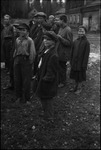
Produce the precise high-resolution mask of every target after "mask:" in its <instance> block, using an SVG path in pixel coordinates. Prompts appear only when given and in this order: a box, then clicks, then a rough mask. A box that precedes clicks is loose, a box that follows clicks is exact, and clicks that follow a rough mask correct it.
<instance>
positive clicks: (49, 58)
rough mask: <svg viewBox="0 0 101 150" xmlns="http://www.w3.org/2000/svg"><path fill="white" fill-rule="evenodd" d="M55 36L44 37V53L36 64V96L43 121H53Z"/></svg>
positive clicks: (55, 65)
mask: <svg viewBox="0 0 101 150" xmlns="http://www.w3.org/2000/svg"><path fill="white" fill-rule="evenodd" d="M56 42H57V36H56V34H55V33H54V32H53V31H47V32H46V33H45V35H44V45H45V51H44V52H43V53H42V55H41V57H40V61H39V64H38V72H37V79H38V84H37V88H36V95H37V96H38V97H39V98H40V100H41V103H42V107H43V110H44V117H45V118H44V119H46V120H50V121H52V120H53V115H54V110H53V97H55V96H56V95H57V88H58V56H57V51H56Z"/></svg>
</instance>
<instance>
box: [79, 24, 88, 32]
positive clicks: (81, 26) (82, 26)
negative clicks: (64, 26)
mask: <svg viewBox="0 0 101 150" xmlns="http://www.w3.org/2000/svg"><path fill="white" fill-rule="evenodd" d="M79 28H83V29H84V30H85V32H87V28H86V27H85V26H84V25H80V26H79ZM79 28H78V29H79Z"/></svg>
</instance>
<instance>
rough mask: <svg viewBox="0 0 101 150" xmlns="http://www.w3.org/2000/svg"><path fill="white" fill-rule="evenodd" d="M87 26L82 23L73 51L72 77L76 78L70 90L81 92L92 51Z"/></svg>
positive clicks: (71, 61) (76, 92)
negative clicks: (87, 36) (87, 35)
mask: <svg viewBox="0 0 101 150" xmlns="http://www.w3.org/2000/svg"><path fill="white" fill-rule="evenodd" d="M85 34H86V28H85V27H84V26H83V25H82V26H80V27H79V30H78V38H77V39H76V40H75V41H74V43H73V47H72V51H71V60H70V64H71V71H70V78H71V79H74V80H75V86H74V88H73V89H71V90H70V91H74V92H75V94H79V93H80V92H81V91H82V89H81V87H82V81H86V70H87V64H88V58H89V53H90V43H89V41H88V40H87V38H86V35H85Z"/></svg>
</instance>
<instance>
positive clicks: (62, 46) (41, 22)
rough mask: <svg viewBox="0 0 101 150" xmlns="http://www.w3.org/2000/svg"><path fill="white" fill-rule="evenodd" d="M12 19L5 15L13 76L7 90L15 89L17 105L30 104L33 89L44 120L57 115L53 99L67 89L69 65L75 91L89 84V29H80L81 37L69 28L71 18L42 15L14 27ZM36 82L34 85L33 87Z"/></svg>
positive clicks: (8, 61) (4, 35)
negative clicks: (87, 74) (87, 80)
mask: <svg viewBox="0 0 101 150" xmlns="http://www.w3.org/2000/svg"><path fill="white" fill-rule="evenodd" d="M10 19H11V18H10V16H9V15H5V16H4V24H3V25H2V31H1V41H2V42H1V43H2V44H1V46H2V51H3V55H4V61H5V70H6V71H7V74H9V76H10V85H7V86H6V87H3V89H4V90H6V89H9V90H14V91H15V94H16V101H15V103H26V104H30V94H31V90H32V92H33V93H34V94H36V96H37V97H39V99H40V101H41V104H42V107H43V110H44V118H45V119H48V120H52V119H53V116H54V109H53V100H54V97H55V96H56V95H57V91H58V88H62V87H64V86H66V72H67V65H66V63H67V62H69V63H70V66H71V70H70V78H71V79H73V80H74V81H75V84H74V85H73V88H72V89H70V91H71V92H74V93H75V94H80V92H81V90H82V82H83V81H86V70H87V64H88V58H89V53H90V43H89V41H88V40H87V38H86V32H87V30H86V28H85V26H83V25H81V26H79V28H78V38H77V39H76V40H75V41H73V33H72V30H71V28H70V27H69V26H68V21H67V16H66V15H64V14H63V15H61V16H60V17H59V18H56V17H55V16H53V15H50V16H49V18H48V19H47V16H46V14H45V13H43V12H38V13H36V14H35V15H34V17H33V19H32V20H31V21H30V22H29V25H28V24H25V23H23V22H22V23H19V24H13V25H12V24H11V23H10ZM31 83H33V86H31Z"/></svg>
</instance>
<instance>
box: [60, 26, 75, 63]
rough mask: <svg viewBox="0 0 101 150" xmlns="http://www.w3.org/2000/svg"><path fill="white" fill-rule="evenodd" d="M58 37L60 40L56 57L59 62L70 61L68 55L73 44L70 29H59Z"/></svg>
mask: <svg viewBox="0 0 101 150" xmlns="http://www.w3.org/2000/svg"><path fill="white" fill-rule="evenodd" d="M58 34H59V35H61V36H62V38H60V39H59V42H58V45H59V46H58V50H57V51H58V55H59V60H60V61H65V62H67V61H69V60H70V53H71V48H72V44H73V34H72V32H71V29H70V27H68V26H66V27H65V28H64V29H62V28H60V29H59V33H58Z"/></svg>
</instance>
